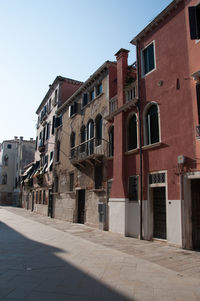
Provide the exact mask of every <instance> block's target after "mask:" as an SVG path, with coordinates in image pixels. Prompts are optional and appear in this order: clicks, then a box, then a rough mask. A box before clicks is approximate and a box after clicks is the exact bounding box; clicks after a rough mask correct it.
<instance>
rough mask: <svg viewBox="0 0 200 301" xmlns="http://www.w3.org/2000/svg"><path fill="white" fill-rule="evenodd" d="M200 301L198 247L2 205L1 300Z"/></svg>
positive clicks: (0, 223) (0, 210) (0, 219)
mask: <svg viewBox="0 0 200 301" xmlns="http://www.w3.org/2000/svg"><path fill="white" fill-rule="evenodd" d="M8 300H10V301H11V300H12V301H14V300H28V301H35V300H37V301H42V300H45V301H46V300H48V301H51V300H55V301H63V300H65V301H66V300H67V301H68V300H69V301H80V300H81V301H85V300H88V301H92V300H95V301H96V300H97V301H98V300H105V301H107V300H113V301H119V300H124V301H126V300H127V301H129V300H132V301H153V300H154V301H161V300H162V301H171V300H176V301H199V300H200V252H193V251H186V250H182V249H178V248H176V247H172V246H168V245H166V244H164V243H161V242H147V241H139V240H137V239H133V238H127V237H122V236H120V235H118V234H113V233H109V232H102V231H100V230H97V229H93V228H90V227H87V226H84V225H81V224H70V223H67V222H64V221H60V220H56V219H50V218H48V217H44V216H40V215H37V214H36V213H32V212H29V211H26V210H24V209H20V208H12V207H0V301H8Z"/></svg>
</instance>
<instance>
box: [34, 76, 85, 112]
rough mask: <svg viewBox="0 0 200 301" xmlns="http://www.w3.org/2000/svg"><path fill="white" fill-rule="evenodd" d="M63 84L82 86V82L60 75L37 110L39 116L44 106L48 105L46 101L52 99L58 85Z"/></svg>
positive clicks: (50, 86)
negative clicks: (51, 96)
mask: <svg viewBox="0 0 200 301" xmlns="http://www.w3.org/2000/svg"><path fill="white" fill-rule="evenodd" d="M62 82H68V83H70V84H74V85H80V84H82V82H80V81H77V80H74V79H71V78H67V77H63V76H60V75H58V76H57V77H56V78H55V80H54V81H53V83H52V84H51V85H49V90H48V91H47V93H46V95H45V97H44V98H43V100H42V102H41V103H40V105H39V107H38V108H37V110H36V114H39V112H40V111H41V109H42V108H43V106H44V104H45V103H46V101H47V100H48V98H49V97H50V95H51V93H52V92H53V91H54V90H55V89H56V87H57V85H58V84H59V83H62Z"/></svg>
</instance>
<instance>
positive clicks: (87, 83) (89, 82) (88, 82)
mask: <svg viewBox="0 0 200 301" xmlns="http://www.w3.org/2000/svg"><path fill="white" fill-rule="evenodd" d="M111 65H116V62H111V61H106V62H105V63H104V64H103V65H101V67H99V68H98V69H97V70H96V71H95V72H94V73H93V74H92V75H91V76H90V77H89V78H88V79H87V80H86V81H85V82H84V83H83V84H82V86H81V87H80V88H79V89H78V90H76V91H75V92H74V94H73V95H72V96H70V97H69V98H68V99H67V100H66V101H65V102H64V104H63V105H62V106H61V107H60V108H59V109H58V110H57V111H56V114H58V115H59V114H61V112H63V111H64V110H65V109H66V107H67V106H68V105H70V104H71V103H72V102H73V101H74V100H75V99H76V98H77V97H78V95H79V94H80V93H83V92H84V91H86V90H87V88H88V87H89V86H90V85H92V84H93V83H94V82H95V81H96V80H97V79H98V77H99V76H100V75H101V74H103V73H104V72H105V71H106V70H107V69H108V67H109V66H111Z"/></svg>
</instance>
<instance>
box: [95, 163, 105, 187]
mask: <svg viewBox="0 0 200 301" xmlns="http://www.w3.org/2000/svg"><path fill="white" fill-rule="evenodd" d="M94 173H95V174H94V180H95V189H101V188H102V184H103V183H102V182H103V166H102V165H101V166H96V167H95V171H94Z"/></svg>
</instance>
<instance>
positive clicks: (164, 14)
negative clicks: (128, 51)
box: [130, 0, 184, 46]
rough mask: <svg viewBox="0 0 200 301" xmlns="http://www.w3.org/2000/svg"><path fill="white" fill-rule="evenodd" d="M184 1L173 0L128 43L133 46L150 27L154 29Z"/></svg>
mask: <svg viewBox="0 0 200 301" xmlns="http://www.w3.org/2000/svg"><path fill="white" fill-rule="evenodd" d="M183 1H184V0H173V1H172V2H171V3H170V4H169V5H168V6H167V7H166V8H165V9H164V10H162V11H161V12H160V13H159V14H158V15H157V16H156V17H155V18H154V19H153V20H152V21H151V22H150V23H149V24H148V25H147V26H146V27H145V28H144V29H143V30H142V31H141V32H140V33H139V34H137V36H135V37H134V38H133V39H132V40H131V41H130V43H131V44H133V45H135V46H136V44H137V42H138V40H140V39H141V38H142V37H144V36H145V35H146V34H147V33H148V32H149V30H150V29H151V28H152V27H156V26H157V25H158V23H159V22H160V21H162V20H163V19H164V18H166V17H167V16H168V15H169V14H170V13H171V11H172V10H174V9H175V8H176V7H177V5H178V4H179V3H181V2H183Z"/></svg>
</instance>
